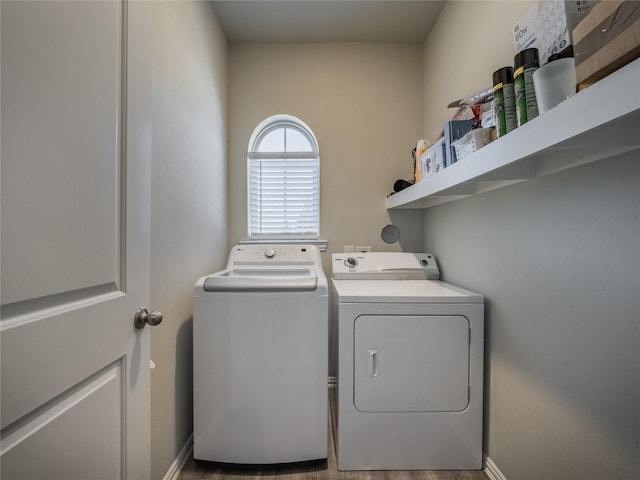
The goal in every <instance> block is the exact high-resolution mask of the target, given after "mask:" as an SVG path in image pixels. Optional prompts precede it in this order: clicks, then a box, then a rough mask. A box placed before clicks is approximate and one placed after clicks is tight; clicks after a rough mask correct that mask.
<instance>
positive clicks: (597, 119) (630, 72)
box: [386, 59, 640, 210]
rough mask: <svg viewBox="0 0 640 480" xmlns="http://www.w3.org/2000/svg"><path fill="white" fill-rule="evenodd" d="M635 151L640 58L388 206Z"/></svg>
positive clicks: (459, 194) (471, 191)
mask: <svg viewBox="0 0 640 480" xmlns="http://www.w3.org/2000/svg"><path fill="white" fill-rule="evenodd" d="M634 150H640V59H637V60H635V61H634V62H632V63H630V64H629V65H626V66H625V67H623V68H621V69H620V70H618V71H616V72H614V73H612V74H611V75H609V76H608V77H606V78H604V79H602V80H600V81H599V82H598V83H596V84H594V85H592V86H591V87H589V88H587V89H585V90H583V91H581V92H579V93H578V94H576V95H574V96H573V97H571V98H569V99H567V100H565V101H564V102H562V103H561V104H559V105H558V106H557V107H555V108H553V109H551V110H549V111H547V112H545V113H544V114H542V115H540V116H538V117H537V118H534V119H533V120H531V121H529V122H527V123H526V124H524V125H523V126H521V127H519V128H517V129H515V130H514V131H512V132H510V133H509V134H507V135H505V136H504V137H501V138H499V139H497V140H496V141H494V142H492V143H490V144H489V145H487V146H485V147H483V148H481V149H480V150H478V151H477V152H474V153H472V154H471V155H469V156H468V157H465V158H464V159H463V160H461V161H459V162H457V163H454V164H453V165H451V166H450V167H448V168H445V169H444V170H442V171H440V172H438V173H436V174H435V175H432V176H430V177H427V178H425V179H424V180H422V181H421V182H419V183H417V184H415V185H412V186H411V187H409V188H406V189H405V190H402V191H401V192H398V193H395V194H393V195H391V196H389V197H387V199H386V208H387V209H389V210H390V209H409V208H414V209H415V208H429V207H433V206H435V205H440V204H442V203H447V202H451V201H454V200H458V199H460V198H466V197H469V196H473V195H478V194H480V193H483V192H487V191H489V190H494V189H496V188H501V187H505V186H508V185H512V184H514V183H518V182H523V181H527V180H530V179H533V178H536V177H541V176H544V175H548V174H551V173H554V172H559V171H561V170H566V169H570V168H574V167H577V166H580V165H584V164H586V163H590V162H595V161H598V160H603V159H606V158H610V157H613V156H615V155H619V154H622V153H626V152H630V151H634Z"/></svg>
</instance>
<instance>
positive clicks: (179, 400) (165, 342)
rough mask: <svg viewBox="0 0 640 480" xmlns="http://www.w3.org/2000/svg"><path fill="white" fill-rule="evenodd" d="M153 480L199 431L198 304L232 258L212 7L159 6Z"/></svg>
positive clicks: (223, 69) (223, 58)
mask: <svg viewBox="0 0 640 480" xmlns="http://www.w3.org/2000/svg"><path fill="white" fill-rule="evenodd" d="M153 25H154V52H153V160H152V178H151V181H152V212H151V308H153V309H157V310H160V311H162V312H163V313H164V321H163V323H162V324H161V325H159V326H157V327H154V328H153V329H152V332H151V358H152V360H153V361H154V362H155V364H156V368H155V369H154V370H153V371H152V376H151V460H152V477H151V478H154V479H160V478H162V477H163V476H164V475H165V473H166V472H167V470H168V469H169V467H170V465H171V464H172V462H173V461H174V459H175V458H176V457H177V456H178V453H179V452H180V450H181V448H182V447H183V445H184V444H185V442H186V441H187V439H188V437H189V435H190V434H191V431H192V419H191V415H192V407H191V405H192V399H191V392H192V381H191V378H192V349H191V345H192V335H191V332H192V300H191V299H192V295H193V285H194V283H195V281H196V279H197V278H198V277H200V276H202V275H204V274H206V273H209V272H212V271H216V270H218V269H220V268H221V267H223V266H224V263H225V262H226V256H227V253H228V252H227V201H226V192H227V188H226V131H227V130H226V101H227V44H226V40H225V39H224V36H223V34H222V32H221V29H220V27H219V24H218V21H217V19H216V17H215V15H214V13H213V9H212V7H211V4H210V3H209V2H154V4H153Z"/></svg>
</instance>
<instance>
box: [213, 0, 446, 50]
mask: <svg viewBox="0 0 640 480" xmlns="http://www.w3.org/2000/svg"><path fill="white" fill-rule="evenodd" d="M212 4H213V8H214V10H215V12H216V16H217V17H218V20H219V21H220V24H221V25H222V30H223V31H224V33H225V35H226V37H227V40H228V41H229V42H231V43H311V42H392V43H396V42H403V43H422V42H424V40H425V39H426V37H427V35H428V34H429V32H430V30H431V28H432V27H433V25H434V23H435V21H436V19H437V18H438V15H439V14H440V11H441V10H442V7H443V6H444V1H436V0H428V1H421V0H257V1H256V0H224V1H223V0H212Z"/></svg>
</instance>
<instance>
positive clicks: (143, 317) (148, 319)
mask: <svg viewBox="0 0 640 480" xmlns="http://www.w3.org/2000/svg"><path fill="white" fill-rule="evenodd" d="M160 322H162V313H160V312H151V313H149V312H148V311H147V309H146V308H139V309H138V310H136V314H135V315H134V316H133V325H134V326H135V327H136V328H144V327H145V325H147V324H148V325H151V326H152V327H154V326H156V325H158V324H160Z"/></svg>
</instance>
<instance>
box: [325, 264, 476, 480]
mask: <svg viewBox="0 0 640 480" xmlns="http://www.w3.org/2000/svg"><path fill="white" fill-rule="evenodd" d="M332 267H333V277H332V280H331V285H332V296H331V298H332V304H331V321H332V333H333V336H334V337H337V345H338V347H337V349H338V359H337V362H338V379H337V399H336V405H337V434H336V444H337V446H336V449H337V452H336V453H337V459H338V468H339V469H340V470H442V469H444V470H458V469H464V470H477V469H481V468H482V414H483V412H482V408H483V407H482V405H483V350H484V348H483V344H484V299H483V297H482V296H481V295H479V294H477V293H474V292H470V291H468V290H464V289H462V288H458V287H455V286H453V285H449V284H447V283H444V282H441V281H439V280H438V278H439V270H438V266H437V263H436V260H435V258H434V257H433V256H432V255H430V254H413V253H399V252H371V253H357V254H333V255H332Z"/></svg>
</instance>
